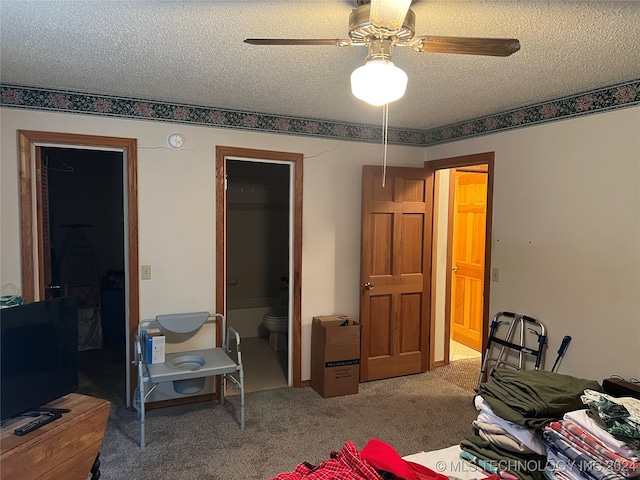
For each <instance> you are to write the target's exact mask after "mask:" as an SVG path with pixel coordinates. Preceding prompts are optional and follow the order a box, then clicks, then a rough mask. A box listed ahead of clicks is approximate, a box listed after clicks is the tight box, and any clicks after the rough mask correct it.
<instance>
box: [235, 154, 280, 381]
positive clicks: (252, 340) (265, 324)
mask: <svg viewBox="0 0 640 480" xmlns="http://www.w3.org/2000/svg"><path fill="white" fill-rule="evenodd" d="M290 183H291V182H290V167H289V165H286V164H282V163H271V162H264V161H250V160H227V281H226V291H227V298H226V300H227V301H226V304H227V324H228V325H229V326H230V327H233V328H235V329H236V330H237V331H238V332H239V333H240V336H241V337H242V355H243V362H244V364H245V388H246V391H247V392H250V391H257V390H268V389H272V388H280V387H286V386H287V385H288V370H289V365H288V362H289V354H288V353H289V267H290V265H289V250H290V242H289V218H290V208H289V207H290V205H289V204H290V198H289V197H290V195H289V192H290Z"/></svg>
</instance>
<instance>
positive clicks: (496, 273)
mask: <svg viewBox="0 0 640 480" xmlns="http://www.w3.org/2000/svg"><path fill="white" fill-rule="evenodd" d="M491 281H492V282H499V281H500V269H498V267H493V268H492V269H491Z"/></svg>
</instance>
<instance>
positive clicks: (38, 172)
mask: <svg viewBox="0 0 640 480" xmlns="http://www.w3.org/2000/svg"><path fill="white" fill-rule="evenodd" d="M41 181H42V169H41V168H36V182H41Z"/></svg>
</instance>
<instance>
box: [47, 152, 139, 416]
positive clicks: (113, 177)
mask: <svg viewBox="0 0 640 480" xmlns="http://www.w3.org/2000/svg"><path fill="white" fill-rule="evenodd" d="M45 172H46V173H45ZM41 178H42V181H41V185H42V189H46V192H44V193H43V194H42V196H43V198H44V197H46V198H48V208H46V209H44V210H46V211H48V215H46V211H44V212H43V222H47V224H48V226H49V242H48V244H49V256H50V258H51V284H50V285H48V286H47V290H46V293H45V295H46V296H49V295H52V296H53V295H55V292H57V293H59V294H60V295H63V296H67V295H73V296H75V297H76V298H77V299H78V306H79V310H78V330H79V331H78V381H79V390H78V393H82V394H85V395H91V396H95V397H99V398H104V399H107V400H109V401H110V402H111V403H112V404H124V403H125V370H126V368H125V357H126V324H125V303H124V302H125V295H124V292H125V273H124V272H125V270H124V212H123V199H124V192H123V155H122V152H114V151H103V150H86V149H80V148H62V147H42V149H41ZM45 178H46V182H45V181H44V179H45ZM47 217H48V218H47ZM52 287H53V288H52Z"/></svg>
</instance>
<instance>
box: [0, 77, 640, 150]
mask: <svg viewBox="0 0 640 480" xmlns="http://www.w3.org/2000/svg"><path fill="white" fill-rule="evenodd" d="M635 105H640V78H637V79H633V80H630V81H626V82H622V83H617V84H614V85H609V86H605V87H601V88H596V89H592V90H588V91H584V92H581V93H577V94H574V95H568V96H565V97H561V98H557V99H554V100H550V101H546V102H541V103H535V104H531V105H526V106H523V107H519V108H516V109H513V110H509V111H506V112H500V113H495V114H493V115H489V116H485V117H481V118H475V119H471V120H466V121H464V122H460V123H456V124H452V125H445V126H443V127H438V128H434V129H430V130H403V129H397V128H389V132H388V140H389V143H390V144H395V145H410V146H431V145H438V144H441V143H447V142H452V141H455V140H462V139H466V138H471V137H477V136H482V135H489V134H492V133H498V132H502V131H505V130H511V129H515V128H523V127H528V126H532V125H540V124H542V123H548V122H553V121H558V120H565V119H568V118H575V117H579V116H583V115H590V114H595V113H602V112H606V111H610V110H616V109H619V108H627V107H632V106H635ZM0 107H9V108H23V109H29V110H44V111H53V112H66V113H78V114H91V115H99V116H108V117H120V118H128V119H138V120H140V119H143V120H153V121H159V122H170V123H182V124H188V125H200V126H209V127H215V128H230V129H235V130H249V131H256V132H263V133H278V134H286V135H301V136H306V137H321V138H332V139H342V140H351V141H358V142H371V143H374V142H375V143H378V142H381V141H382V129H381V127H380V126H375V125H363V124H350V123H340V122H335V121H331V120H319V119H312V118H302V117H291V116H280V115H271V114H266V113H260V112H252V111H243V110H228V109H222V108H215V107H205V106H198V105H185V104H179V103H167V102H158V101H153V100H148V99H140V98H129V97H118V96H111V95H101V94H94V93H83V92H73V91H68V90H59V89H53V88H40V87H31V86H25V85H14V84H9V83H1V84H0Z"/></svg>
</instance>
